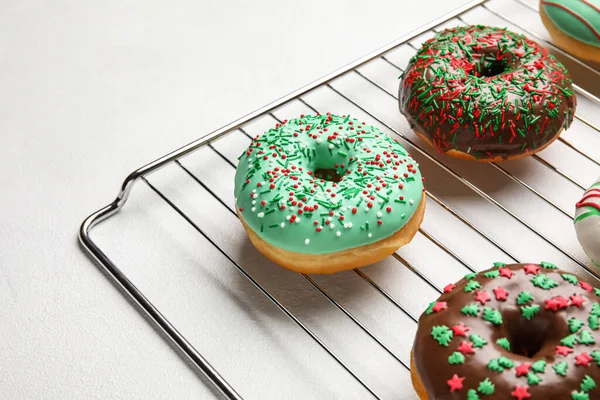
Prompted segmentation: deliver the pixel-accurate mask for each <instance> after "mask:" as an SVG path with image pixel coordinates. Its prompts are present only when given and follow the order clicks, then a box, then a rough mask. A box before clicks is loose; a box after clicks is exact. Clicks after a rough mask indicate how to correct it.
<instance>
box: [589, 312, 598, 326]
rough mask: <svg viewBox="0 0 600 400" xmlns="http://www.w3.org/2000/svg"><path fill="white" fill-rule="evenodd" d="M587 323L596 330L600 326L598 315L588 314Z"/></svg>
mask: <svg viewBox="0 0 600 400" xmlns="http://www.w3.org/2000/svg"><path fill="white" fill-rule="evenodd" d="M588 325H589V326H590V328H591V329H593V330H596V329H598V327H599V326H600V317H598V316H597V315H593V314H590V316H589V317H588Z"/></svg>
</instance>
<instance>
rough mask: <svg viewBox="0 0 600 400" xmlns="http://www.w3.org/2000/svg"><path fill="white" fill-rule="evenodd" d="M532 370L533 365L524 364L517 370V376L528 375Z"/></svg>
mask: <svg viewBox="0 0 600 400" xmlns="http://www.w3.org/2000/svg"><path fill="white" fill-rule="evenodd" d="M530 369H531V364H528V363H523V364H521V365H519V366H518V367H517V368H516V371H517V376H523V375H527V374H528V373H529V370H530Z"/></svg>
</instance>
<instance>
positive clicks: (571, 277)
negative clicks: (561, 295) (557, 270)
mask: <svg viewBox="0 0 600 400" xmlns="http://www.w3.org/2000/svg"><path fill="white" fill-rule="evenodd" d="M561 276H562V278H563V279H564V280H565V281H567V282H569V283H571V284H573V285H578V284H579V279H577V277H576V276H575V275H571V274H561Z"/></svg>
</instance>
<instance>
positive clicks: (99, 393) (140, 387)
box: [0, 0, 466, 399]
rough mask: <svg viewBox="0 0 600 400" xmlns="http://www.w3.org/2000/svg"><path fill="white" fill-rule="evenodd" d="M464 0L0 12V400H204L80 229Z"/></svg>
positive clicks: (112, 2) (121, 4)
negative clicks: (144, 178) (244, 120)
mask: <svg viewBox="0 0 600 400" xmlns="http://www.w3.org/2000/svg"><path fill="white" fill-rule="evenodd" d="M374 3H377V5H373V4H374ZM464 3H466V1H464V0H452V1H449V0H425V1H420V2H408V1H406V2H405V1H391V0H385V1H379V2H367V1H364V0H363V1H357V0H352V1H349V0H335V1H326V2H323V1H317V0H311V1H301V2H298V1H287V2H282V1H277V0H262V1H252V2H251V1H242V0H228V1H206V0H205V1H190V0H182V1H175V2H173V1H164V0H163V1H161V0H151V1H141V0H125V1H123V0H102V1H99V0H88V1H65V0H61V1H46V0H4V1H3V2H1V4H0V138H1V142H0V143H1V147H0V183H1V185H2V187H3V188H4V190H3V193H2V199H1V200H0V304H1V311H0V335H1V340H0V398H2V399H69V398H111V399H112V398H115V399H116V398H121V399H132V398H140V399H141V398H179V399H182V398H199V397H200V398H203V397H208V396H210V391H209V390H208V389H207V387H206V386H205V385H204V384H203V383H202V382H201V380H200V379H198V377H197V376H196V375H195V373H194V372H192V370H191V369H190V368H189V367H188V366H187V365H186V363H184V362H183V361H182V359H181V358H180V357H179V356H178V355H177V354H176V353H175V352H174V351H173V350H172V349H171V348H170V346H168V345H167V344H166V343H165V341H164V340H163V339H162V338H161V337H160V336H159V335H158V334H157V333H156V331H155V330H154V329H152V328H151V327H150V325H149V324H148V323H147V322H146V321H145V320H144V318H143V317H142V316H141V315H140V314H139V313H138V311H137V310H136V309H135V308H134V307H133V306H132V305H131V304H130V303H129V302H128V301H127V300H126V299H125V298H124V297H123V296H122V295H121V294H120V293H119V292H118V291H117V290H116V288H115V287H114V286H113V285H112V284H111V283H110V282H109V281H108V280H107V279H106V277H105V276H103V274H102V273H101V272H100V270H99V269H98V268H96V266H95V265H94V264H93V263H92V262H91V261H90V260H89V259H88V258H87V256H86V255H85V254H83V252H82V251H81V250H80V248H79V246H78V244H77V239H76V233H77V229H78V226H79V224H80V222H81V221H82V219H83V218H84V217H85V216H86V215H87V214H89V213H90V212H91V211H93V210H95V209H97V208H98V207H100V206H102V205H104V204H106V203H107V202H108V201H110V200H111V199H112V198H113V197H114V195H115V194H116V192H117V189H118V187H119V185H120V183H121V181H122V179H123V178H124V177H125V176H126V174H127V173H129V172H130V171H131V170H133V169H135V168H137V167H138V166H140V165H142V164H144V163H146V162H147V161H150V160H152V159H154V158H156V157H158V156H161V155H163V154H165V153H166V152H168V151H170V150H173V149H175V148H177V147H179V146H180V145H182V144H185V143H187V142H189V141H191V140H193V139H195V138H197V137H198V136H200V135H202V134H204V133H207V132H209V131H211V130H213V129H216V128H218V127H219V126H221V125H224V124H225V123H227V122H229V121H231V120H233V119H235V118H237V117H239V116H241V115H243V114H246V113H247V112H250V111H252V110H254V109H255V108H258V107H260V106H262V105H264V104H266V103H268V102H270V101H272V100H274V99H276V98H278V97H280V96H282V95H284V94H286V93H288V92H290V91H292V90H294V89H296V88H298V87H300V86H302V85H304V84H306V83H309V82H310V81H312V80H314V79H317V78H319V77H320V76H322V75H324V74H326V73H328V72H330V71H331V70H333V69H336V68H338V67H340V66H342V65H344V64H346V63H348V62H350V61H352V60H354V59H356V58H358V57H360V56H362V55H363V54H365V53H367V52H369V51H371V50H374V49H375V48H377V47H379V46H381V45H383V44H385V43H387V42H389V41H391V40H393V39H395V38H396V37H398V36H401V35H402V34H405V33H408V32H409V31H411V30H413V29H416V28H418V27H419V26H421V25H423V24H425V23H427V22H429V21H430V20H432V19H434V18H436V17H438V16H441V15H443V14H445V13H447V12H449V11H450V10H452V9H453V8H455V7H457V6H459V5H461V4H464ZM205 306H206V307H217V306H218V304H206V305H205Z"/></svg>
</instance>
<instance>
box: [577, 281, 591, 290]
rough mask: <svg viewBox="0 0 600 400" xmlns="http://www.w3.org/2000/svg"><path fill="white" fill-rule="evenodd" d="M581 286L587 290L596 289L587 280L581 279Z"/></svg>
mask: <svg viewBox="0 0 600 400" xmlns="http://www.w3.org/2000/svg"><path fill="white" fill-rule="evenodd" d="M579 286H581V288H582V289H583V290H587V291H588V292H591V291H592V290H594V288H593V287H592V285H590V284H589V283H587V282H583V281H579Z"/></svg>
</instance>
